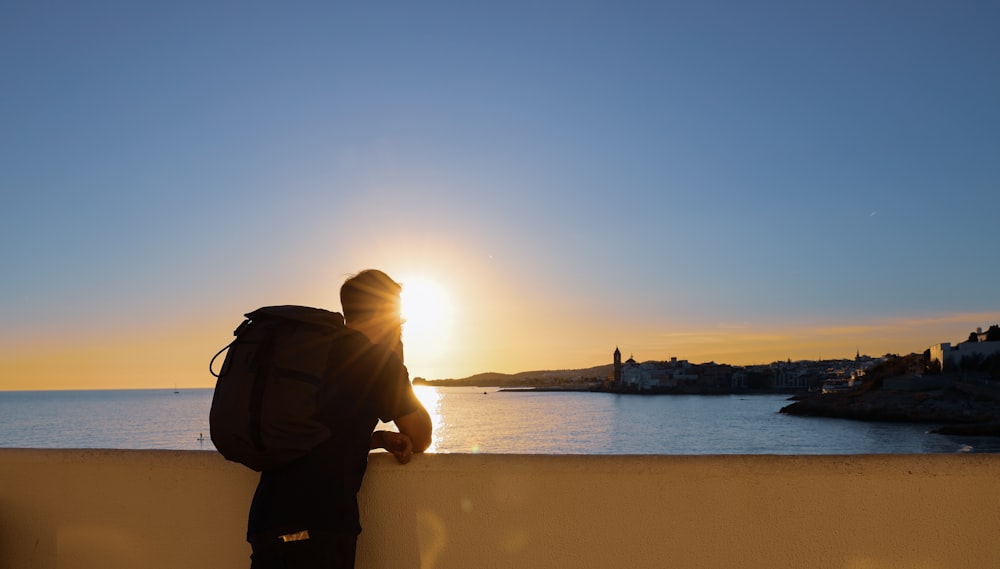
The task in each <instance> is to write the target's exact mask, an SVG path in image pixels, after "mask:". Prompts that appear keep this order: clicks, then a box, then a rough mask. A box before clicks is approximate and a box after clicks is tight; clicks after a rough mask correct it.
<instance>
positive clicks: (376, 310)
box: [247, 270, 432, 569]
mask: <svg viewBox="0 0 1000 569" xmlns="http://www.w3.org/2000/svg"><path fill="white" fill-rule="evenodd" d="M401 290H402V289H401V287H400V285H399V284H398V283H396V282H394V281H393V280H392V279H391V278H389V276H388V275H386V274H385V273H383V272H382V271H377V270H366V271H362V272H361V273H358V274H357V275H355V276H353V277H351V278H349V279H347V281H345V282H344V284H343V286H342V287H341V289H340V299H341V305H342V307H343V311H344V317H345V323H346V325H347V328H348V330H346V331H345V333H344V334H342V335H341V336H340V337H338V338H337V339H336V340H334V342H333V343H332V345H331V353H330V362H331V364H330V369H329V370H328V372H327V374H326V377H325V378H324V385H323V388H322V391H321V393H320V397H319V399H320V401H319V406H318V408H319V412H318V413H319V415H320V417H321V420H322V421H324V422H325V423H326V424H327V426H328V427H329V428H330V431H331V432H332V433H333V435H332V436H331V437H330V439H329V440H327V441H325V442H324V443H322V444H321V445H320V446H319V447H317V448H316V449H314V450H313V451H311V452H310V453H309V454H307V455H306V456H304V457H302V458H300V459H298V460H296V461H294V462H292V463H290V464H289V465H287V466H284V467H281V468H278V469H275V470H268V471H265V472H263V473H262V474H261V477H260V482H259V483H258V485H257V491H256V492H255V493H254V497H253V502H252V504H251V506H250V519H249V523H248V528H247V540H248V541H249V542H250V544H251V545H252V546H253V555H252V556H251V569H272V568H279V567H280V568H283V569H295V568H302V569H305V568H314V567H315V568H318V567H323V568H325V569H329V568H345V569H350V568H353V567H354V553H355V545H356V542H357V536H358V534H359V533H360V532H361V525H360V522H359V516H358V504H357V493H358V490H359V489H360V488H361V481H362V478H363V477H364V473H365V468H366V466H367V464H368V452H369V451H370V450H371V449H378V448H384V449H386V450H388V451H389V452H391V453H392V454H393V455H394V456H395V457H396V459H397V460H398V461H399V462H400V463H403V464H405V463H407V462H409V460H410V457H411V456H412V454H413V453H414V452H423V451H424V450H426V449H427V447H428V446H430V443H431V429H432V427H431V419H430V416H429V415H428V413H427V411H426V410H425V409H424V407H423V406H422V405H421V404H420V401H419V400H417V398H416V397H415V396H414V394H413V388H412V387H411V385H410V382H409V376H408V372H407V370H406V367H405V366H404V365H403V344H402V340H401V336H402V320H401V319H400V313H399V308H400V305H399V297H400V291H401ZM380 419H381V420H382V421H384V422H387V423H388V422H393V423H395V425H396V427H397V428H398V429H399V432H398V433H396V432H393V431H374V430H375V427H376V425H377V424H378V421H379V420H380Z"/></svg>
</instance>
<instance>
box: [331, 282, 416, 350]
mask: <svg viewBox="0 0 1000 569" xmlns="http://www.w3.org/2000/svg"><path fill="white" fill-rule="evenodd" d="M402 290H403V287H402V286H400V284H399V283H397V282H396V281H394V280H392V279H391V278H389V275H387V274H385V273H383V272H382V271H379V270H375V269H368V270H365V271H361V272H360V273H358V274H356V275H354V276H353V277H350V278H348V279H347V280H346V281H344V284H343V285H342V286H341V287H340V305H341V306H342V307H343V310H344V320H345V321H346V323H347V326H348V327H349V328H353V329H354V330H357V331H359V332H361V333H363V334H364V335H366V336H368V339H369V340H371V341H372V343H375V344H385V345H388V346H390V347H393V348H394V349H396V348H398V353H399V357H400V358H402V357H403V349H402V343H401V340H400V337H401V332H402V320H401V319H400V316H399V309H400V306H399V295H400V293H401V292H402Z"/></svg>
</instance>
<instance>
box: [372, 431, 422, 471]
mask: <svg viewBox="0 0 1000 569" xmlns="http://www.w3.org/2000/svg"><path fill="white" fill-rule="evenodd" d="M371 448H384V449H385V450H387V451H389V452H391V453H392V455H393V456H395V457H396V460H397V461H399V463H400V464H406V463H407V462H410V458H412V457H413V441H412V440H410V437H408V436H406V435H404V434H403V433H397V432H395V431H375V432H374V433H372V444H371Z"/></svg>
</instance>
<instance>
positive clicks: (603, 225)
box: [0, 1, 1000, 389]
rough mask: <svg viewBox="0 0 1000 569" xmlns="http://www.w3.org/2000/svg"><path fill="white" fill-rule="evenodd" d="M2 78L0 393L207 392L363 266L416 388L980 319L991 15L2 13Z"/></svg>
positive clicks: (940, 331)
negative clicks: (235, 358) (391, 290)
mask: <svg viewBox="0 0 1000 569" xmlns="http://www.w3.org/2000/svg"><path fill="white" fill-rule="evenodd" d="M0 68H2V70H3V77H4V82H3V87H2V88H0V156H2V158H0V160H2V161H3V165H2V168H0V192H2V196H3V208H2V210H0V261H2V264H3V267H4V269H3V273H2V274H3V278H2V280H0V389H3V388H19V389H23V388H30V387H32V386H41V387H45V386H49V385H57V386H66V385H70V386H72V385H81V386H89V387H105V386H120V385H135V386H139V387H142V386H156V385H163V384H169V382H170V381H171V380H172V381H173V382H175V383H177V382H180V383H181V384H185V385H210V384H211V381H210V380H211V377H210V376H207V374H206V370H205V369H204V368H205V367H206V365H205V361H207V357H210V355H211V353H214V351H215V349H216V348H217V347H218V346H221V345H222V344H224V343H225V341H226V338H227V336H228V334H229V332H230V330H231V329H232V327H234V325H235V323H236V322H237V321H238V319H239V317H240V315H241V314H242V313H243V312H247V311H249V310H252V309H253V308H256V307H257V306H260V305H266V304H313V305H320V306H326V307H330V308H331V309H337V308H339V302H338V301H337V296H336V290H337V287H338V286H339V284H340V282H341V281H342V280H343V278H344V277H345V276H346V275H348V274H350V273H353V272H356V271H358V270H361V269H363V268H366V267H372V266H375V267H379V268H383V269H385V270H386V271H387V272H389V273H390V274H392V275H393V276H395V277H397V278H399V279H400V280H403V281H404V284H405V283H406V281H407V279H410V280H420V279H423V280H426V281H429V282H433V283H436V285H437V286H439V287H440V288H441V289H442V290H446V291H447V296H448V298H449V299H450V300H449V302H450V307H449V314H451V315H452V316H451V317H450V318H449V321H448V322H447V323H446V324H442V325H441V327H439V328H438V329H436V330H435V331H434V333H433V334H431V333H430V332H428V337H427V338H423V339H417V338H414V339H412V341H411V342H409V344H410V346H411V347H409V348H408V354H407V357H408V360H409V364H410V368H411V371H412V372H413V373H414V374H415V375H423V376H427V377H462V376H465V375H471V374H473V373H477V372H482V371H506V372H516V371H522V370H526V369H544V368H564V367H586V366H590V365H597V364H600V363H605V362H606V361H610V353H611V351H613V349H614V347H615V346H621V348H622V350H623V351H624V352H626V353H633V354H634V355H635V357H636V358H637V359H640V360H646V359H666V358H668V357H670V356H677V357H679V358H682V359H691V360H692V361H695V362H698V361H719V362H728V363H753V362H758V363H763V362H766V361H771V360H772V359H784V358H786V357H790V358H792V359H797V358H810V359H814V358H816V357H847V356H853V355H854V353H855V351H856V350H861V351H862V352H863V353H869V354H871V355H881V354H882V353H885V352H890V351H891V352H901V351H905V352H908V351H921V350H923V349H924V348H926V347H927V346H928V345H930V344H932V343H936V342H944V341H951V342H957V341H960V340H963V339H964V338H965V337H966V336H967V335H968V332H970V331H972V330H973V329H975V327H977V326H982V327H984V328H985V327H986V326H989V325H990V324H994V323H997V322H998V321H1000V302H998V301H1000V291H998V289H997V286H996V283H997V282H998V280H1000V264H998V263H997V262H996V248H995V246H994V245H993V241H994V239H993V232H994V231H995V228H996V219H997V214H998V212H1000V207H998V206H1000V187H998V186H1000V183H998V182H1000V104H998V101H1000V5H997V4H996V3H990V2H838V3H805V2H757V3H744V2H698V3H686V4H681V3H672V2H614V3H611V2H504V3H465V2H367V3H336V2H330V3H318V2H317V3H312V2H307V3H287V4H282V5H277V4H273V3H257V2H251V3H246V2H240V3H237V2H147V3H139V4H136V3H129V2H87V3H73V2H58V1H57V2H41V3H40V2H8V3H5V4H4V5H3V6H2V7H0ZM418 340H419V341H418ZM206 354H207V356H206ZM130 358H131V359H130ZM150 361H155V362H156V365H155V366H149V362H150ZM54 362H62V363H59V364H58V365H56V364H55V363H54ZM74 362H75V363H74ZM151 368H155V369H151ZM85 371H86V373H84V372H85ZM69 375H76V376H78V377H79V378H80V379H78V380H76V383H72V382H71V383H66V381H67V379H66V378H67V376H69Z"/></svg>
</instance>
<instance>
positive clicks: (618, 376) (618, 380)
mask: <svg viewBox="0 0 1000 569" xmlns="http://www.w3.org/2000/svg"><path fill="white" fill-rule="evenodd" d="M621 384H622V353H621V351H620V350H619V349H618V346H615V385H621Z"/></svg>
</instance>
